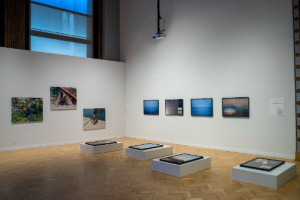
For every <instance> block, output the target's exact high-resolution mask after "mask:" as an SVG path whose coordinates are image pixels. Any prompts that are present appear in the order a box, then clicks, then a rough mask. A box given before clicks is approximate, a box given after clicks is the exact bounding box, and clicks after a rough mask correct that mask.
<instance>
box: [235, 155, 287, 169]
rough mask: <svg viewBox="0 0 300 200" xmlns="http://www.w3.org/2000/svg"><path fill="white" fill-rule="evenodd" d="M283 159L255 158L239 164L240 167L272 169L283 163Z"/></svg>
mask: <svg viewBox="0 0 300 200" xmlns="http://www.w3.org/2000/svg"><path fill="white" fill-rule="evenodd" d="M284 163H285V161H281V160H272V159H267V158H255V159H253V160H250V161H248V162H246V163H243V164H241V165H240V166H241V167H246V168H252V169H259V170H263V171H272V170H273V169H275V168H277V167H279V166H280V165H282V164H284Z"/></svg>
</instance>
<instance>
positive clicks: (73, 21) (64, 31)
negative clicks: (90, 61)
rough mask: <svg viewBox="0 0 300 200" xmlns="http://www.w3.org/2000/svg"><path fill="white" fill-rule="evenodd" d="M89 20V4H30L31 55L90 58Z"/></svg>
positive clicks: (65, 0) (53, 0)
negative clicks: (43, 53) (48, 54)
mask: <svg viewBox="0 0 300 200" xmlns="http://www.w3.org/2000/svg"><path fill="white" fill-rule="evenodd" d="M92 17H93V13H92V0H31V28H30V49H31V51H39V52H45V53H54V54H62V55H69V56H78V57H88V58H90V57H92V55H93V52H92V48H93V45H92V44H93V33H92V31H93V18H92Z"/></svg>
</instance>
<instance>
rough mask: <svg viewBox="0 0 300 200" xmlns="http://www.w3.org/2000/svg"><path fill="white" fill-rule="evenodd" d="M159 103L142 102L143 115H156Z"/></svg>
mask: <svg viewBox="0 0 300 200" xmlns="http://www.w3.org/2000/svg"><path fill="white" fill-rule="evenodd" d="M158 114H159V101H158V100H144V115H158Z"/></svg>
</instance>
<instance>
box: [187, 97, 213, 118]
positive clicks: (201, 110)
mask: <svg viewBox="0 0 300 200" xmlns="http://www.w3.org/2000/svg"><path fill="white" fill-rule="evenodd" d="M212 101H213V100H212V99H191V114H192V116H213V102H212Z"/></svg>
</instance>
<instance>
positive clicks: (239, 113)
mask: <svg viewBox="0 0 300 200" xmlns="http://www.w3.org/2000/svg"><path fill="white" fill-rule="evenodd" d="M222 109H223V112H222V113H223V117H249V98H248V97H235V98H223V99H222Z"/></svg>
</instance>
